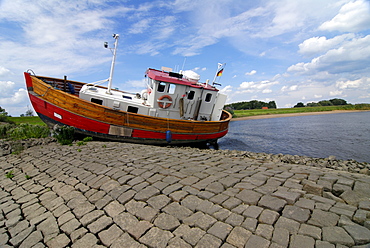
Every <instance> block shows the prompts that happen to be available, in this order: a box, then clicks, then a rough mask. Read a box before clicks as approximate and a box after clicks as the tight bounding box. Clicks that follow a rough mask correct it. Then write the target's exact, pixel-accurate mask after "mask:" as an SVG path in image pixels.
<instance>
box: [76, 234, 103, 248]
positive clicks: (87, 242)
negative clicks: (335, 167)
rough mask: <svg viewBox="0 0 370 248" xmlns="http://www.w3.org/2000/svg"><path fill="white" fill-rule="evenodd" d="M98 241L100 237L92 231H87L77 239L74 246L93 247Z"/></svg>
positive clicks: (80, 247) (77, 247)
mask: <svg viewBox="0 0 370 248" xmlns="http://www.w3.org/2000/svg"><path fill="white" fill-rule="evenodd" d="M97 242H98V239H97V238H96V237H95V235H94V234H92V233H87V234H86V235H84V236H83V237H82V238H80V239H78V240H76V242H75V243H73V245H72V248H85V247H93V246H94V245H96V243H97Z"/></svg>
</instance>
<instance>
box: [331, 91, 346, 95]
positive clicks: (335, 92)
mask: <svg viewBox="0 0 370 248" xmlns="http://www.w3.org/2000/svg"><path fill="white" fill-rule="evenodd" d="M342 93H343V91H341V90H336V91H330V92H329V95H330V96H340V95H342Z"/></svg>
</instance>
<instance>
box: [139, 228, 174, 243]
mask: <svg viewBox="0 0 370 248" xmlns="http://www.w3.org/2000/svg"><path fill="white" fill-rule="evenodd" d="M171 238H173V234H172V233H171V232H169V231H163V230H161V229H159V228H157V227H153V228H151V229H150V230H149V231H148V232H147V233H146V234H145V235H144V236H142V237H141V238H140V239H139V241H140V242H141V243H144V244H145V245H148V246H149V247H158V248H161V247H163V248H164V247H166V246H167V244H168V241H169V240H170V239H171Z"/></svg>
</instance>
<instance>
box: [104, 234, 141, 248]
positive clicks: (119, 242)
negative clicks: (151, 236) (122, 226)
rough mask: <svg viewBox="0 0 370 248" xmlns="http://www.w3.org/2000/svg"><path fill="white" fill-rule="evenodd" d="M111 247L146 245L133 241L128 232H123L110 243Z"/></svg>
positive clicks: (137, 247) (127, 247)
mask: <svg viewBox="0 0 370 248" xmlns="http://www.w3.org/2000/svg"><path fill="white" fill-rule="evenodd" d="M111 247H112V248H146V247H147V246H145V245H143V244H140V243H139V242H137V241H135V239H133V238H132V237H130V235H129V234H128V233H124V234H123V235H121V236H120V237H119V238H118V239H116V240H115V241H114V242H113V244H112V245H111Z"/></svg>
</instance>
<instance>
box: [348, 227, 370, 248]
mask: <svg viewBox="0 0 370 248" xmlns="http://www.w3.org/2000/svg"><path fill="white" fill-rule="evenodd" d="M343 228H344V229H345V230H346V231H347V232H348V233H349V235H351V237H352V238H353V240H354V241H355V244H356V245H363V244H367V243H370V230H369V229H367V228H366V227H363V226H360V225H349V226H343Z"/></svg>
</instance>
